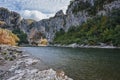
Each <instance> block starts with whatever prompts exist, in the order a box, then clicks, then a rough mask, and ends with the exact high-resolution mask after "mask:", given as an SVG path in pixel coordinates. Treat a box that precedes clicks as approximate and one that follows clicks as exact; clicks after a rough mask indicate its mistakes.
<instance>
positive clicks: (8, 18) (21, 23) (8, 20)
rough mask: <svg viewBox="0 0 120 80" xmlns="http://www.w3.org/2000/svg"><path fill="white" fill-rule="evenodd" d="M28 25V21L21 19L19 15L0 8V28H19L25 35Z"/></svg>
mask: <svg viewBox="0 0 120 80" xmlns="http://www.w3.org/2000/svg"><path fill="white" fill-rule="evenodd" d="M28 25H30V23H29V20H28V19H23V18H22V17H21V16H20V14H19V13H17V12H14V11H9V10H8V9H6V8H3V7H0V28H6V29H9V30H14V29H17V28H19V29H21V30H22V31H24V32H26V33H27V31H28V30H27V29H28V28H27V26H28Z"/></svg>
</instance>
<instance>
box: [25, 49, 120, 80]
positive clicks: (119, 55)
mask: <svg viewBox="0 0 120 80" xmlns="http://www.w3.org/2000/svg"><path fill="white" fill-rule="evenodd" d="M23 49H24V50H26V51H28V52H29V53H30V54H32V55H34V56H36V57H38V58H40V59H41V60H42V61H43V62H44V63H46V64H47V65H48V66H49V67H51V68H53V69H55V70H64V72H65V73H66V74H67V75H68V76H69V77H71V78H73V79H74V80H120V49H92V48H91V49H90V48H89V49H87V48H61V47H23Z"/></svg>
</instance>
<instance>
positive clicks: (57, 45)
mask: <svg viewBox="0 0 120 80" xmlns="http://www.w3.org/2000/svg"><path fill="white" fill-rule="evenodd" d="M50 46H55V47H72V48H107V49H120V47H117V46H112V45H105V44H101V45H79V44H76V43H73V44H69V45H61V44H54V45H50Z"/></svg>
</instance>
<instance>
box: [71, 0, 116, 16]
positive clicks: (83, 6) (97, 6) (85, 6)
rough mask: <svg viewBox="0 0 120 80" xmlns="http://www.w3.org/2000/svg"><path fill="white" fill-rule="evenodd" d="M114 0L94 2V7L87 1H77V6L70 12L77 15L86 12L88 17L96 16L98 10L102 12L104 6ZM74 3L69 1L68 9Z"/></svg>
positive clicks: (97, 0)
mask: <svg viewBox="0 0 120 80" xmlns="http://www.w3.org/2000/svg"><path fill="white" fill-rule="evenodd" d="M113 1H115V0H94V5H92V4H91V3H90V2H89V1H86V2H84V1H78V5H74V7H73V9H72V12H73V13H75V14H76V13H78V12H79V11H83V10H86V11H87V12H88V13H89V15H96V13H97V12H98V11H100V10H103V6H104V5H105V4H108V3H111V2H113ZM73 3H74V1H71V3H70V5H69V7H71V6H72V4H73Z"/></svg>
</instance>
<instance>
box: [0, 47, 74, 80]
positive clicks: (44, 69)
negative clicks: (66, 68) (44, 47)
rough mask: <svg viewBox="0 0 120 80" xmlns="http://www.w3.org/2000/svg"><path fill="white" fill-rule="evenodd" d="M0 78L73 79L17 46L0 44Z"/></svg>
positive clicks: (24, 79) (11, 79)
mask: <svg viewBox="0 0 120 80" xmlns="http://www.w3.org/2000/svg"><path fill="white" fill-rule="evenodd" d="M0 80H73V79H71V78H69V77H67V76H66V75H65V73H64V72H63V71H54V70H53V69H51V68H49V67H48V66H47V65H45V64H44V63H43V62H42V61H41V60H40V59H38V58H35V57H33V56H32V55H30V54H27V53H26V52H25V51H23V50H21V49H20V48H19V47H11V46H6V45H0Z"/></svg>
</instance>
